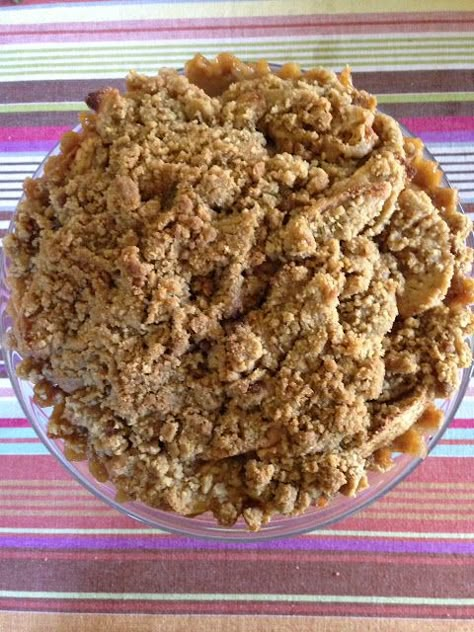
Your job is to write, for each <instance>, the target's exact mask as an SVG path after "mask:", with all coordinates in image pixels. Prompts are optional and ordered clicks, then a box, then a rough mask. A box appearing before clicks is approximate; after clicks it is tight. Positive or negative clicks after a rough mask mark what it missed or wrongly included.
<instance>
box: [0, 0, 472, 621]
mask: <svg viewBox="0 0 474 632" xmlns="http://www.w3.org/2000/svg"><path fill="white" fill-rule="evenodd" d="M415 5H416V6H417V7H418V8H419V10H417V11H414V10H413V6H415ZM381 6H383V12H381V10H380V8H379V7H381ZM428 6H429V7H430V9H428ZM469 9H471V10H469ZM473 32H474V3H473V1H472V0H450V1H449V2H448V1H447V0H431V2H430V3H421V2H420V3H414V2H409V1H405V0H386V1H385V2H376V1H375V0H369V1H368V2H355V1H351V0H342V1H340V2H338V3H335V2H332V1H330V0H321V1H320V2H316V1H314V0H292V1H291V2H287V1H285V0H281V1H280V0H261V1H259V0H233V1H231V0H229V1H225V0H224V1H220V2H218V1H203V0H200V1H197V0H188V1H187V2H186V1H183V2H182V1H180V0H177V1H174V2H173V1H170V0H169V1H166V0H157V1H156V2H140V1H137V0H135V1H134V0H124V1H115V2H106V1H102V2H97V1H96V2H86V1H82V2H81V1H79V2H68V1H66V2H61V3H57V2H54V1H52V0H46V1H44V2H38V1H36V0H24V1H23V2H22V3H20V4H15V3H14V2H5V1H2V2H0V232H1V234H2V235H3V234H4V233H5V231H6V229H7V226H8V222H9V220H10V217H11V215H12V212H13V210H14V208H15V204H16V202H17V200H18V198H19V196H20V194H21V184H22V180H23V178H24V177H25V176H28V175H30V174H32V173H33V172H34V171H35V169H36V167H37V165H38V164H39V163H40V162H41V160H42V158H43V157H44V155H45V154H46V153H47V152H48V150H49V149H51V147H52V146H53V145H55V143H56V142H57V140H58V137H59V136H60V134H61V133H62V132H63V131H64V130H67V129H68V128H70V127H72V126H74V125H75V123H76V121H77V115H78V111H80V110H81V109H83V108H85V106H84V104H83V98H84V96H85V94H87V93H88V92H90V91H91V90H93V89H95V88H96V87H100V86H103V85H111V84H114V85H115V84H117V85H119V84H120V83H121V80H122V78H123V77H124V75H125V74H126V72H127V71H128V70H129V69H131V68H136V69H138V70H140V71H142V72H148V73H155V72H156V69H157V68H158V67H160V66H164V65H168V66H173V67H180V66H182V65H183V63H184V62H185V61H186V59H188V57H189V56H190V55H191V54H192V53H194V52H195V51H198V50H199V51H201V52H203V53H205V54H208V55H211V56H212V55H214V54H215V53H217V52H219V51H221V50H223V49H226V50H230V51H232V52H236V53H238V54H239V55H241V56H242V57H244V58H246V59H255V58H259V57H265V58H267V59H268V60H271V61H274V62H283V61H289V60H291V61H296V62H299V63H300V64H301V65H302V66H304V67H310V66H313V65H318V64H322V65H327V66H329V67H331V68H333V69H336V70H338V69H341V68H342V67H343V66H344V65H345V64H346V63H347V62H350V64H351V65H352V67H353V70H354V80H355V83H356V85H358V86H360V87H364V88H366V89H367V90H369V91H372V92H375V93H376V94H377V95H378V96H379V102H380V104H382V105H383V107H384V108H385V110H386V111H387V112H389V113H390V114H392V115H394V116H395V117H397V118H398V119H399V120H401V121H402V122H403V123H405V125H406V126H407V127H408V128H409V129H410V130H411V131H412V132H414V133H415V134H417V135H419V136H420V137H421V138H423V139H424V141H425V142H426V144H427V146H428V147H429V149H430V150H431V151H432V153H433V154H434V155H435V156H436V157H437V159H438V160H439V161H440V163H441V165H442V167H443V168H444V169H445V171H446V172H447V174H448V176H449V177H450V179H451V182H452V183H453V185H454V186H456V187H457V188H458V189H459V190H460V194H461V199H462V201H463V203H464V207H465V209H466V211H467V212H469V213H474V35H473ZM473 396H474V388H472V387H471V388H470V389H469V391H468V394H467V397H466V398H465V400H464V402H463V403H462V405H461V407H460V409H459V411H458V416H457V419H456V420H455V421H454V423H453V424H452V425H451V427H450V428H449V429H448V431H447V433H446V434H445V436H444V439H443V440H442V441H441V443H440V444H439V445H438V446H437V447H436V448H435V450H434V451H433V453H432V454H431V455H430V456H429V457H428V458H427V459H426V462H425V463H424V464H423V465H422V466H421V467H419V468H418V469H417V470H416V471H415V472H414V473H413V474H412V475H411V476H410V477H409V478H408V479H407V480H406V481H405V482H404V483H402V484H401V485H400V486H399V487H397V488H396V489H395V490H394V491H392V492H391V493H390V494H389V495H388V496H386V497H385V498H384V499H382V500H380V501H378V502H377V503H376V504H375V505H373V506H372V507H370V508H369V509H367V510H366V511H364V512H362V513H360V514H358V515H356V516H354V517H352V518H350V519H348V520H345V521H344V522H341V523H340V524H338V525H337V526H335V527H334V528H332V529H329V530H325V531H319V532H314V533H311V534H308V535H305V536H301V537H296V538H291V539H287V540H281V541H273V542H265V543H261V544H258V545H257V544H256V545H239V544H218V543H212V542H206V541H199V540H191V539H186V538H183V537H178V536H174V535H169V534H166V533H163V532H159V531H153V530H151V529H148V528H143V527H142V526H140V525H139V524H138V523H134V522H132V521H131V520H129V519H127V518H125V517H123V516H121V515H117V513H115V512H114V511H113V510H112V509H109V508H108V507H106V506H104V505H103V504H101V503H100V502H99V501H98V500H96V499H95V498H93V497H91V495H90V494H89V493H88V492H87V491H85V490H84V489H82V488H81V487H80V486H79V485H78V484H77V483H75V482H74V481H72V480H71V479H70V478H69V477H68V475H67V474H66V472H65V471H63V470H62V469H61V467H60V466H59V465H58V464H57V463H56V462H55V461H54V460H53V457H51V456H50V455H49V454H47V453H46V451H45V449H44V447H43V446H42V444H40V443H39V441H38V440H37V439H36V438H35V435H34V433H33V430H32V429H31V428H30V427H29V425H28V423H27V422H26V420H25V419H24V418H23V413H22V411H21V409H20V407H19V405H18V403H17V402H16V400H15V397H14V395H13V392H12V390H11V387H10V383H9V381H8V378H7V376H6V373H5V369H4V367H3V365H1V366H0V630H1V631H2V632H3V631H4V632H9V631H10V630H15V631H16V632H22V631H28V632H31V631H33V630H52V631H57V630H68V632H70V631H72V630H89V629H91V630H99V629H102V626H104V628H103V629H106V627H105V626H106V625H109V626H110V628H111V629H112V630H114V631H122V630H127V631H130V630H148V629H150V630H152V629H153V630H157V629H160V630H161V629H166V630H185V629H192V630H193V631H194V632H200V631H201V630H203V631H204V630H208V629H209V628H211V629H212V626H213V629H217V630H219V631H223V632H225V631H227V630H246V631H253V630H262V631H263V630H265V631H272V632H273V631H276V630H290V629H291V630H298V631H300V630H301V631H303V632H304V631H305V630H316V629H317V630H322V631H325V632H329V631H341V630H342V631H344V630H352V631H355V632H358V631H362V630H363V631H364V632H365V631H368V632H370V631H372V630H374V631H375V630H377V632H384V631H387V630H396V631H397V632H405V631H408V630H410V631H411V630H430V631H431V630H433V631H434V630H443V631H444V632H447V631H451V630H466V631H467V630H472V629H473V626H474V598H473V585H474V572H473V569H474V566H473V563H474V559H473V557H472V555H473V553H474V503H473V502H472V501H473V500H474V472H473V464H474V420H473V417H474V408H473ZM420 619H421V621H420ZM157 625H158V627H156V626H157Z"/></svg>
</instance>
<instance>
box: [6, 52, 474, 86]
mask: <svg viewBox="0 0 474 632" xmlns="http://www.w3.org/2000/svg"><path fill="white" fill-rule="evenodd" d="M285 60H286V61H295V62H297V63H298V62H299V63H302V64H304V63H305V61H304V60H303V61H302V60H301V58H298V57H290V56H288V55H287V56H285ZM184 61H185V60H183V59H181V60H178V59H176V60H167V63H168V65H169V66H175V67H181V66H182V65H183V63H184ZM274 61H278V60H277V59H275V60H274ZM473 61H474V59H473ZM333 62H334V60H330V59H327V60H325V61H321V60H320V61H318V63H321V64H325V65H335V64H334V63H333ZM459 64H460V62H459V61H456V62H453V61H451V60H449V61H448V60H439V59H438V60H432V61H419V60H417V61H416V63H412V64H408V63H406V64H396V63H393V62H392V63H389V62H382V63H380V62H374V61H370V62H357V63H353V64H352V69H353V70H357V69H358V68H368V67H372V68H374V67H377V68H378V69H382V68H387V69H396V70H410V69H412V68H413V67H414V66H420V67H431V68H433V69H438V68H439V67H445V68H453V67H454V66H458V65H459ZM160 65H161V64H160V62H159V60H157V63H156V64H155V65H154V66H153V67H141V68H139V71H140V72H142V73H150V74H152V75H153V74H155V73H156V70H157V68H158V67H159V66H160ZM342 65H343V64H337V67H340V66H342ZM473 65H474V64H473ZM87 70H88V72H87ZM129 70H130V68H129V67H128V66H117V67H113V68H107V72H106V73H104V72H100V71H99V72H97V70H96V68H94V69H74V68H69V69H68V70H67V71H63V72H54V71H51V69H48V71H41V70H36V69H33V68H26V69H25V70H24V72H0V77H4V78H5V79H9V78H11V77H15V76H17V77H22V80H29V79H31V73H32V72H34V73H35V79H40V78H41V79H54V78H56V77H58V76H60V77H61V78H63V77H64V76H66V78H68V77H72V76H74V75H82V76H83V77H85V78H87V79H92V78H98V79H101V78H104V79H114V78H122V77H123V75H124V74H126V73H127V72H128V71H129ZM23 77H25V79H23Z"/></svg>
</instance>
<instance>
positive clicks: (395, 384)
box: [5, 55, 474, 530]
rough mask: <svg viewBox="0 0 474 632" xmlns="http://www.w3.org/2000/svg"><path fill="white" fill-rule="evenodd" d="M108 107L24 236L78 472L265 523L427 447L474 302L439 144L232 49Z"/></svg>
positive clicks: (193, 508) (30, 197)
mask: <svg viewBox="0 0 474 632" xmlns="http://www.w3.org/2000/svg"><path fill="white" fill-rule="evenodd" d="M203 88H204V89H203ZM87 103H88V104H89V105H90V107H91V108H92V109H93V110H95V112H90V113H88V114H85V115H83V116H82V127H83V131H81V132H80V133H74V132H69V133H67V134H66V135H65V136H64V137H63V138H62V141H61V153H60V155H58V156H55V157H52V158H50V159H49V160H48V162H47V164H46V166H45V173H44V175H43V176H42V177H41V178H38V179H36V180H31V179H30V180H27V181H26V183H25V195H26V197H25V200H24V201H23V202H22V203H21V204H20V206H19V209H18V213H17V216H16V225H15V231H14V233H13V234H12V235H10V236H8V237H7V238H6V239H5V248H6V251H7V254H8V257H9V258H10V269H9V283H10V286H11V290H12V297H11V302H10V310H11V313H12V316H13V319H14V327H13V336H12V338H13V344H14V346H15V347H16V348H17V349H18V350H19V351H20V353H21V354H22V355H23V358H24V361H23V362H22V364H21V365H20V368H19V374H20V375H21V376H22V377H25V378H29V379H31V380H33V381H34V382H35V383H36V389H35V393H36V399H37V401H38V402H39V403H40V404H42V405H51V404H53V405H54V406H55V408H54V412H53V414H52V416H51V420H50V424H49V433H50V435H51V436H52V437H59V438H62V439H64V440H65V443H66V452H67V455H68V457H69V458H71V459H83V458H86V457H87V458H88V459H89V463H90V469H91V471H92V472H93V474H94V476H96V478H97V479H98V480H100V481H105V480H107V479H110V480H112V481H113V482H114V484H115V486H116V487H117V490H118V496H119V497H120V499H122V500H127V499H138V500H141V501H143V502H145V503H148V504H150V505H152V506H155V507H159V508H161V509H166V510H172V511H175V512H178V513H181V514H185V515H196V514H199V513H202V512H205V511H211V512H213V514H214V515H215V516H216V518H217V520H218V521H219V522H220V523H221V524H225V525H231V524H233V523H234V522H235V521H236V520H237V519H238V518H239V517H240V516H243V518H244V519H245V520H246V522H247V524H248V527H249V528H250V529H254V530H256V529H258V528H260V526H261V525H262V524H263V523H266V522H267V521H268V520H269V519H270V518H271V517H272V516H273V515H275V514H283V515H296V514H299V513H301V512H303V511H305V510H306V509H307V508H308V507H309V506H311V505H317V506H324V505H325V504H326V502H327V499H328V498H330V497H331V496H333V495H334V494H336V493H337V492H338V491H341V492H342V493H344V494H346V495H354V494H355V493H356V492H357V491H359V490H361V489H363V488H364V487H366V486H367V476H366V475H367V471H368V470H370V469H379V470H382V471H383V470H385V469H387V468H388V467H390V465H391V458H390V455H391V452H392V451H393V450H394V449H398V450H403V451H407V452H412V453H413V452H416V453H420V452H422V451H423V449H424V442H423V441H422V439H421V435H420V433H421V434H423V433H424V432H427V431H430V430H431V429H433V428H434V427H437V426H438V425H439V423H440V422H441V416H440V414H439V412H438V411H437V410H436V408H435V407H434V406H433V404H432V400H433V399H434V398H435V397H448V396H449V395H450V394H451V393H452V391H453V389H455V387H456V385H457V383H458V372H459V368H460V367H466V366H468V365H469V363H470V362H471V356H470V351H469V348H468V346H467V345H466V343H465V342H464V338H465V337H466V336H467V335H468V334H471V333H472V332H473V330H474V327H473V318H472V316H471V312H470V311H469V309H468V308H467V307H466V305H467V304H468V303H470V302H471V300H472V297H473V295H474V289H473V284H472V282H471V281H470V280H469V279H468V278H467V277H466V274H467V273H468V271H469V269H470V265H471V254H472V253H471V251H470V249H468V248H467V247H466V246H465V240H466V236H467V234H468V232H469V230H470V223H469V221H468V220H467V219H466V218H465V217H464V216H462V215H461V214H460V213H459V212H458V211H457V209H456V204H457V202H456V197H455V193H454V192H453V191H451V190H446V189H442V188H440V187H439V182H440V172H439V171H438V170H437V168H436V167H435V166H434V165H433V163H430V162H429V161H426V160H425V159H424V158H423V146H422V144H421V141H419V140H416V139H404V138H403V137H402V133H401V131H400V128H399V126H398V125H397V123H396V122H395V121H394V120H393V119H391V118H390V117H388V116H386V115H384V114H381V113H380V112H378V111H377V109H376V100H375V98H374V97H373V96H371V95H369V94H367V93H366V92H364V91H360V90H356V89H355V88H354V87H353V85H352V83H351V78H350V73H349V71H348V70H345V71H344V72H343V73H341V75H340V76H339V77H338V76H336V75H335V74H334V73H332V72H330V71H328V70H325V69H322V68H317V69H314V70H311V71H309V72H307V73H302V72H301V71H300V70H299V69H298V67H296V66H295V65H294V64H287V65H286V66H284V67H283V68H282V69H281V70H280V71H279V72H278V74H273V73H272V72H270V69H269V67H268V65H267V64H266V63H265V62H259V63H258V64H254V65H246V64H244V63H243V62H240V61H238V60H236V59H235V58H234V57H232V56H230V55H221V56H220V57H219V58H218V60H217V61H216V62H214V63H211V62H208V61H207V60H206V59H204V58H203V57H201V56H197V57H196V58H195V59H194V60H193V61H192V62H190V63H189V64H188V66H187V77H186V76H180V75H179V74H178V73H177V72H175V71H173V70H162V71H160V73H159V74H158V75H157V76H155V77H144V76H140V75H137V74H133V73H132V74H131V75H130V76H129V78H128V81H127V92H126V93H125V94H121V93H120V92H119V91H117V90H115V89H112V88H109V89H104V90H102V91H100V92H97V93H93V94H91V95H89V97H88V99H87ZM416 422H417V423H416Z"/></svg>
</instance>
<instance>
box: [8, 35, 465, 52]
mask: <svg viewBox="0 0 474 632" xmlns="http://www.w3.org/2000/svg"><path fill="white" fill-rule="evenodd" d="M472 42H474V38H473V37H472V36H460V37H457V36H454V37H453V36H445V37H443V36H440V37H436V38H434V37H433V38H426V37H409V38H397V37H387V38H385V37H384V38H383V39H381V38H360V39H358V38H346V37H344V41H343V42H341V41H340V40H328V39H316V38H304V39H295V40H292V39H288V40H285V39H282V40H281V41H266V40H259V41H255V40H253V41H252V40H250V41H235V42H234V41H233V42H220V41H215V40H207V41H202V42H192V43H191V42H190V43H188V42H180V43H179V44H176V47H178V46H179V48H181V49H182V50H189V51H196V50H199V48H200V47H206V48H207V49H211V48H212V49H216V50H218V51H222V50H228V49H229V48H232V50H238V49H242V48H246V47H247V48H250V47H256V48H258V49H259V50H263V49H267V48H271V47H272V46H273V47H277V48H282V47H284V46H285V45H286V44H288V45H291V44H294V43H297V44H298V45H300V46H307V45H308V44H313V45H318V46H319V45H321V46H328V47H329V46H337V47H346V48H354V47H357V46H364V47H366V46H370V45H377V46H381V47H383V48H384V47H386V46H387V44H401V45H410V44H411V45H412V46H414V47H416V48H417V49H418V48H419V47H420V46H421V47H429V46H433V47H440V45H442V44H449V45H454V46H456V45H457V43H459V45H464V43H472ZM83 45H84V48H87V50H90V51H97V52H100V51H109V52H110V51H112V52H113V51H118V52H122V51H123V50H124V48H127V49H129V50H141V49H146V50H150V49H153V48H154V49H156V50H160V49H162V48H165V49H166V48H170V46H173V40H171V41H169V40H166V41H165V42H163V43H162V44H159V43H156V42H154V43H153V44H150V43H149V42H144V43H139V42H123V43H120V44H108V45H107V44H106V45H104V46H94V44H93V43H91V42H84V43H83ZM78 46H80V43H78V44H76V45H74V46H36V47H28V48H25V47H22V48H7V49H4V51H5V52H3V53H2V56H3V55H14V54H15V55H17V54H20V55H28V54H34V53H35V52H41V53H42V52H45V53H49V52H51V53H52V54H54V53H55V52H56V51H58V52H66V51H71V52H77V51H78V50H80V48H78Z"/></svg>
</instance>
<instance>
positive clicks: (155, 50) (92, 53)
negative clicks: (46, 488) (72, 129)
mask: <svg viewBox="0 0 474 632" xmlns="http://www.w3.org/2000/svg"><path fill="white" fill-rule="evenodd" d="M473 44H474V39H473V40H472V41H471V42H469V43H466V44H449V46H446V47H445V48H443V47H442V46H439V45H438V46H436V45H435V44H433V45H425V46H421V45H412V46H403V47H399V48H396V49H395V50H396V51H397V53H398V54H402V53H403V54H404V55H405V56H406V55H411V56H413V54H414V53H415V52H416V53H418V52H419V51H420V49H425V50H424V52H425V53H426V52H428V51H429V52H439V51H446V50H447V51H452V50H453V49H454V52H456V53H457V54H463V53H466V54H467V53H469V52H470V51H471V50H472V45H473ZM169 48H170V47H168V48H162V47H156V46H155V47H148V48H147V49H145V50H143V51H140V50H135V49H124V48H120V49H119V48H117V49H116V50H106V51H105V50H103V49H95V50H94V49H87V50H85V51H84V52H81V51H78V50H77V49H76V50H75V51H71V54H70V55H68V57H67V58H68V59H74V60H76V59H84V58H93V59H94V60H95V61H96V62H97V60H98V58H99V59H100V58H101V57H102V55H101V53H102V54H103V53H107V56H110V57H117V56H119V57H131V56H133V55H140V58H141V59H144V58H151V57H156V55H160V56H162V57H163V56H166V55H176V54H179V53H182V54H184V55H186V56H187V58H189V57H191V55H192V54H193V53H194V52H196V51H204V52H206V51H208V52H209V53H210V54H212V55H215V54H217V53H219V52H220V51H222V50H223V49H225V45H222V44H220V45H219V46H216V47H215V48H214V47H212V46H209V45H208V44H205V45H203V46H202V47H200V46H199V45H194V46H193V47H192V49H190V50H189V51H188V50H186V49H184V48H183V47H181V46H179V47H176V50H169ZM282 49H283V50H288V51H297V52H304V51H308V50H316V51H318V52H321V53H338V52H340V53H344V54H347V53H350V54H351V55H354V54H355V55H357V54H358V52H359V51H362V52H366V53H367V54H373V53H374V52H377V54H378V53H379V49H383V50H386V49H387V46H386V45H384V46H380V47H378V46H376V47H373V48H372V49H371V48H370V47H367V46H366V45H364V46H361V47H355V46H346V45H344V44H335V45H333V46H319V45H318V44H317V43H315V42H308V43H307V44H300V43H299V42H298V43H297V44H295V43H290V44H289V45H288V46H285V43H280V44H278V43H275V45H273V46H269V45H267V46H261V45H255V46H253V45H240V46H236V45H234V44H232V50H233V52H234V53H235V52H238V53H239V54H242V53H249V52H253V53H254V54H255V53H258V54H259V57H262V56H265V55H262V52H266V51H268V52H273V51H275V50H276V51H281V50H282ZM59 53H61V57H64V54H63V51H57V52H55V53H48V54H46V55H43V54H40V55H38V53H36V52H35V53H32V54H28V53H27V52H23V53H21V55H19V54H14V55H8V54H5V53H0V60H1V61H3V62H12V61H13V62H15V61H19V57H21V59H22V60H25V61H54V60H56V59H57V58H58V54H59ZM393 53H394V49H393V48H391V50H390V52H389V53H387V54H391V55H393ZM100 62H101V63H102V59H100Z"/></svg>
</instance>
